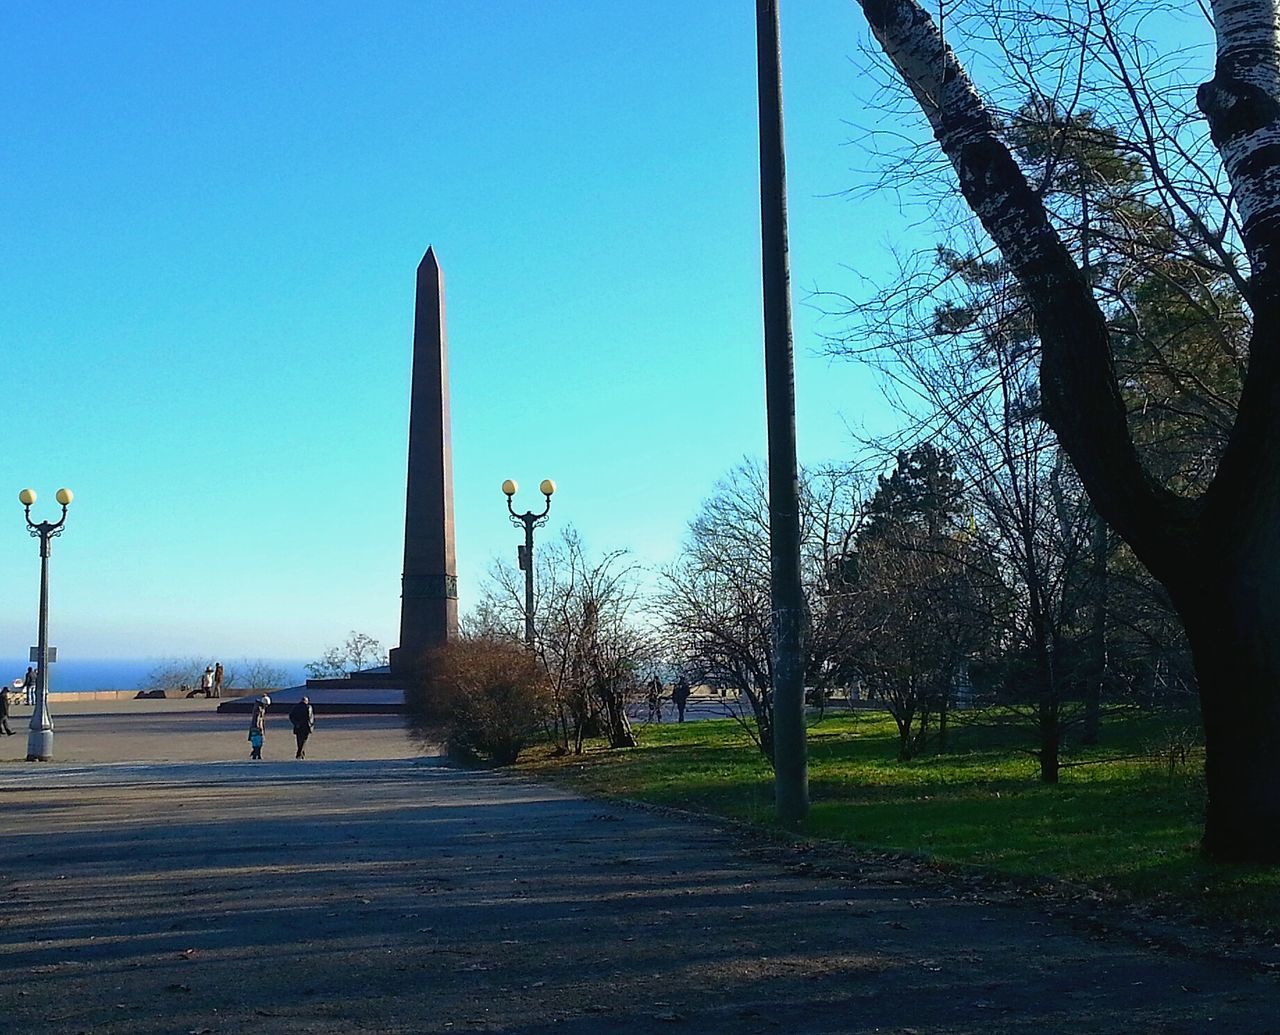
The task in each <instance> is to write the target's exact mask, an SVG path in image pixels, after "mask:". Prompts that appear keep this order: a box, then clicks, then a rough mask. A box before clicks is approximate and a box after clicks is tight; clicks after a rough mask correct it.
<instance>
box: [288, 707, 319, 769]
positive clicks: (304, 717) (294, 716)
mask: <svg viewBox="0 0 1280 1035" xmlns="http://www.w3.org/2000/svg"><path fill="white" fill-rule="evenodd" d="M289 721H290V722H291V723H293V735H294V737H295V738H296V739H297V741H298V753H297V754H296V755H294V756H293V757H294V758H306V757H307V738H308V737H309V736H311V734H312V732H313V731H314V730H315V728H316V713H315V712H314V711H313V710H312V708H311V698H309V697H304V698H303V699H302V700H301V701H299V702H298V703H297V704H295V705H294V706H293V707H292V708H290V709H289Z"/></svg>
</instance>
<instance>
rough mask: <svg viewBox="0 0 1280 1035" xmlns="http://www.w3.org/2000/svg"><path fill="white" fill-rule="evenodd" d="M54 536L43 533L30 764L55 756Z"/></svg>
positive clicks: (29, 752)
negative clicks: (51, 576) (51, 712)
mask: <svg viewBox="0 0 1280 1035" xmlns="http://www.w3.org/2000/svg"><path fill="white" fill-rule="evenodd" d="M51 540H52V536H51V535H50V534H49V533H48V532H46V531H44V530H43V529H42V530H41V531H40V619H39V626H38V628H37V632H36V636H37V639H36V664H37V665H38V666H39V668H37V669H36V702H35V707H34V708H33V709H32V711H31V726H30V730H29V732H28V733H27V761H28V762H47V761H49V760H50V759H51V758H52V757H53V722H52V721H51V720H50V718H49V548H50V546H51Z"/></svg>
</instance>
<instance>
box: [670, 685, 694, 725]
mask: <svg viewBox="0 0 1280 1035" xmlns="http://www.w3.org/2000/svg"><path fill="white" fill-rule="evenodd" d="M689 694H690V690H689V680H687V679H685V677H684V676H681V677H680V678H679V679H677V680H676V685H675V686H673V687H672V688H671V700H673V701H674V702H675V704H676V714H677V715H679V716H680V721H681V722H684V709H685V706H686V705H687V704H688V703H689Z"/></svg>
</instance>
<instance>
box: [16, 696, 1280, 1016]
mask: <svg viewBox="0 0 1280 1035" xmlns="http://www.w3.org/2000/svg"><path fill="white" fill-rule="evenodd" d="M104 721H105V720H104ZM174 721H175V722H176V723H177V727H178V728H179V730H181V729H182V728H183V724H182V720H174ZM335 721H336V720H335ZM363 721H364V722H366V723H373V725H372V726H369V725H366V726H364V727H362V728H361V729H359V730H352V731H351V733H352V741H351V743H352V744H353V745H359V747H360V750H361V751H362V752H363V753H364V754H365V755H369V754H379V753H380V754H382V755H383V756H384V757H382V758H381V759H370V758H367V757H364V758H345V759H338V758H333V755H335V754H339V753H340V752H338V751H336V750H335V748H336V746H337V745H338V743H339V742H340V739H341V737H340V731H339V730H338V729H337V728H336V727H331V728H330V730H329V732H330V734H331V737H330V740H329V741H328V744H329V756H330V760H323V759H317V760H315V761H308V762H304V763H295V762H293V761H292V760H289V761H282V762H271V761H268V762H265V763H256V764H251V763H248V762H242V761H235V762H221V763H218V762H198V763H197V762H185V761H173V762H152V763H146V764H133V763H115V764H112V763H101V762H99V763H92V764H90V763H79V764H62V763H53V764H49V765H47V766H26V765H3V766H0V805H2V806H3V813H2V814H3V817H4V837H3V842H2V843H0V887H2V888H3V889H4V903H5V909H4V910H3V913H0V1031H13V1032H31V1033H37V1032H59V1033H60V1032H80V1031H84V1032H89V1031H92V1032H95V1033H130V1035H140V1033H149V1032H163V1033H191V1032H198V1033H205V1035H213V1033H231V1032H257V1033H261V1032H318V1033H319V1032H323V1033H336V1032H350V1031H380V1032H458V1031H520V1032H542V1031H547V1032H550V1031H556V1032H581V1033H587V1032H592V1033H595V1032H609V1033H611V1035H613V1033H616V1035H624V1033H639V1032H658V1031H661V1032H672V1031H687V1032H698V1033H702V1032H775V1031H776V1032H872V1031H880V1032H900V1033H907V1032H917V1033H921V1035H923V1033H926V1032H927V1033H941V1032H974V1031H982V1032H991V1033H996V1032H1014V1031H1017V1032H1027V1031H1035V1032H1040V1033H1047V1032H1072V1033H1084V1032H1119V1031H1125V1032H1169V1033H1172V1032H1187V1033H1193V1032H1204V1031H1209V1030H1213V1031H1220V1032H1232V1033H1234V1032H1245V1033H1248V1032H1257V1033H1261V1032H1267V1031H1280V1021H1278V1018H1280V983H1278V982H1277V980H1276V978H1275V977H1273V976H1268V975H1254V974H1250V973H1248V972H1247V971H1246V970H1244V969H1243V968H1240V967H1236V966H1233V965H1229V964H1225V963H1216V962H1204V961H1196V960H1188V959H1180V958H1175V957H1172V956H1167V955H1163V954H1161V953H1159V952H1153V951H1151V950H1148V949H1144V948H1139V947H1138V946H1136V945H1135V944H1132V943H1131V942H1129V941H1117V942H1115V943H1111V944H1108V943H1104V942H1101V941H1098V940H1096V939H1093V938H1091V937H1089V936H1087V935H1084V934H1081V933H1078V932H1076V931H1074V930H1072V928H1071V927H1070V926H1069V925H1067V924H1065V923H1063V922H1061V921H1056V920H1052V919H1050V918H1048V917H1047V916H1045V915H1043V914H1041V913H1039V912H1037V911H1035V910H1034V909H1033V908H1031V907H1024V906H1008V905H990V904H983V903H981V902H973V901H966V900H964V899H962V898H960V897H954V896H952V895H951V894H949V893H948V892H947V891H946V890H940V889H938V888H926V887H923V886H920V885H917V884H913V883H911V882H909V881H907V882H905V883H900V881H903V880H904V878H903V876H902V874H900V873H895V872H893V871H892V870H884V871H873V872H869V873H866V874H864V875H863V876H862V877H861V878H860V879H859V880H857V881H842V880H836V879H832V878H827V877H814V876H809V875H806V874H805V873H803V872H800V868H797V867H789V866H786V865H784V864H783V862H781V861H779V860H778V859H777V858H771V854H772V853H759V852H752V851H744V850H743V849H742V848H741V846H739V845H738V844H736V843H735V840H734V838H733V837H732V836H731V835H729V834H726V833H723V832H720V831H717V830H714V829H710V828H708V827H706V826H704V825H702V824H699V823H695V822H691V821H686V820H683V819H680V818H675V817H668V816H664V815H660V814H654V813H648V812H641V811H636V810H630V809H626V808H617V807H611V806H604V805H601V804H600V803H598V802H592V801H588V800H584V799H581V798H576V797H573V796H572V795H570V794H568V793H565V792H563V791H561V790H558V789H556V788H552V787H546V786H542V785H538V784H532V783H529V782H525V781H523V780H519V779H514V778H510V777H504V776H499V775H494V774H484V773H481V774H474V773H463V772H458V771H455V770H451V769H448V768H445V767H443V766H440V765H438V764H435V763H434V762H433V761H432V760H429V759H427V760H419V759H415V758H413V757H412V754H413V752H412V749H411V748H410V747H408V746H407V745H406V744H405V743H404V741H403V739H402V737H401V735H400V734H399V731H398V730H397V729H396V728H395V726H394V724H393V723H390V722H388V721H387V720H376V721H375V720H363ZM379 724H381V725H379ZM200 728H201V727H199V724H198V722H197V723H194V724H193V725H188V726H187V727H186V732H185V733H183V732H177V733H175V732H173V730H169V731H168V733H167V737H168V738H169V740H170V741H171V743H172V742H173V739H174V738H175V737H176V738H177V740H178V741H179V742H181V741H182V740H183V738H184V737H200V736H206V737H207V736H210V735H213V734H212V733H211V731H210V730H208V729H204V731H203V733H200V732H196V731H197V730H198V729H200ZM126 735H127V734H122V735H121V736H122V737H124V736H126ZM218 735H221V734H220V733H219V734H218ZM11 739H17V738H11ZM282 740H283V737H282ZM68 743H69V740H68ZM116 743H124V741H123V740H121V741H116ZM321 743H323V742H318V743H317V745H316V753H317V754H319V753H320V744H321ZM99 753H102V752H101V751H100V752H99ZM170 753H173V752H172V751H171V752H170ZM353 753H357V754H358V753H359V752H353Z"/></svg>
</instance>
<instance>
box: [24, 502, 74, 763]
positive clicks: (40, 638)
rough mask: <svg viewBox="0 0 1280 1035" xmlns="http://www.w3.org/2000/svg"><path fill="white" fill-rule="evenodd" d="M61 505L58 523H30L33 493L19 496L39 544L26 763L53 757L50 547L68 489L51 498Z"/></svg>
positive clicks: (59, 524) (57, 531)
mask: <svg viewBox="0 0 1280 1035" xmlns="http://www.w3.org/2000/svg"><path fill="white" fill-rule="evenodd" d="M54 499H56V500H57V501H58V502H59V503H60V504H62V517H60V518H59V519H58V520H57V521H41V522H39V523H38V524H37V523H36V522H34V521H32V520H31V505H32V504H33V503H35V501H36V493H35V490H34V489H23V490H22V491H21V492H20V493H18V502H19V503H21V504H22V507H23V510H24V511H25V512H26V516H27V530H28V531H29V532H30V533H31V538H33V539H39V540H40V622H39V627H38V634H37V639H36V665H37V666H38V667H37V668H36V701H35V707H34V708H33V709H32V711H31V729H30V732H29V733H28V734H27V761H28V762H47V761H49V760H50V759H51V758H52V757H53V723H52V722H51V721H50V720H49V546H50V544H51V542H52V540H53V538H54V536H59V535H62V526H63V525H64V524H65V523H66V520H67V507H69V506H70V505H71V501H72V500H73V499H75V494H74V493H72V491H71V490H70V489H59V490H58V491H57V493H56V494H55V495H54Z"/></svg>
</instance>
